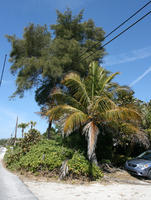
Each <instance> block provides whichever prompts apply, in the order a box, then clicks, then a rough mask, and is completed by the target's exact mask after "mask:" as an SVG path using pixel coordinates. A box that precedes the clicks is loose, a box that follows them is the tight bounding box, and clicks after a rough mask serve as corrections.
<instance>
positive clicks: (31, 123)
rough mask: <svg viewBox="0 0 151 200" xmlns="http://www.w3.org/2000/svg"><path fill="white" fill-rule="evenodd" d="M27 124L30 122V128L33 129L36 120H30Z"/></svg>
mask: <svg viewBox="0 0 151 200" xmlns="http://www.w3.org/2000/svg"><path fill="white" fill-rule="evenodd" d="M29 124H30V129H33V127H35V126H36V124H37V122H34V121H30V122H29Z"/></svg>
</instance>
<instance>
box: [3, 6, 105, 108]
mask: <svg viewBox="0 0 151 200" xmlns="http://www.w3.org/2000/svg"><path fill="white" fill-rule="evenodd" d="M82 17H83V11H81V12H80V13H79V14H78V15H76V16H73V15H72V12H71V10H70V9H67V10H66V11H65V12H64V13H61V12H60V11H57V23H56V24H54V25H51V26H50V30H49V29H48V27H47V26H46V25H45V26H40V25H34V24H30V25H29V26H28V27H26V28H25V29H24V33H23V37H22V38H17V37H16V36H15V35H13V36H8V35H7V36H6V37H7V38H8V41H9V42H10V43H11V46H12V50H11V53H10V62H11V63H12V65H11V72H12V74H17V78H16V86H17V88H16V91H15V92H14V93H13V95H12V96H16V95H19V97H23V96H24V92H25V91H26V90H30V89H32V88H34V89H35V99H36V101H37V103H38V104H39V105H41V106H43V105H45V103H46V102H47V101H48V96H49V94H50V92H51V90H52V88H53V87H54V86H56V85H58V86H59V85H60V80H61V78H62V77H63V76H64V74H66V73H67V72H69V71H74V72H78V73H79V74H80V75H81V76H82V77H84V76H85V75H87V72H88V66H89V63H90V62H92V61H98V62H102V58H103V56H104V54H105V50H104V49H101V50H98V49H99V47H100V46H101V45H102V41H103V40H104V31H103V29H102V28H101V27H96V26H95V24H94V22H93V20H91V19H89V20H88V21H84V22H83V21H82ZM98 42H99V45H97V47H93V48H92V49H91V51H93V52H95V53H94V54H93V55H92V56H91V57H89V58H87V59H83V60H82V59H81V58H80V56H81V54H82V53H83V52H85V51H86V50H87V49H89V48H90V47H91V46H92V45H95V44H96V43H98ZM89 53H90V51H87V52H86V53H85V55H84V56H87V55H89Z"/></svg>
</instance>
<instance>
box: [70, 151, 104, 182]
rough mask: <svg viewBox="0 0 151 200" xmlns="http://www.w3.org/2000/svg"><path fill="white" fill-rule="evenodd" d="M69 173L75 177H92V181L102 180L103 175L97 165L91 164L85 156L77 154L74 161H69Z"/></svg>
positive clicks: (73, 158)
mask: <svg viewBox="0 0 151 200" xmlns="http://www.w3.org/2000/svg"><path fill="white" fill-rule="evenodd" d="M68 166H69V173H70V174H73V175H74V176H75V177H81V176H85V177H91V178H92V179H94V180H96V179H100V178H101V177H102V176H103V173H102V172H101V170H100V169H99V167H97V166H96V165H95V164H91V163H90V162H89V161H88V160H87V159H86V158H85V156H84V155H83V154H81V153H79V152H75V153H74V155H73V157H72V159H70V160H69V161H68Z"/></svg>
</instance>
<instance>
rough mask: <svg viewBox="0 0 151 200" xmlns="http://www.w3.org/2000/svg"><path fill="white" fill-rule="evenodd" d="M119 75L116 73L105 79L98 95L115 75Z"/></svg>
mask: <svg viewBox="0 0 151 200" xmlns="http://www.w3.org/2000/svg"><path fill="white" fill-rule="evenodd" d="M117 74H119V72H116V73H114V74H112V75H110V76H108V77H106V79H105V80H104V82H103V83H102V86H101V89H100V91H99V93H100V95H101V93H102V92H103V91H104V89H105V87H106V86H107V85H108V84H109V83H110V82H111V80H112V79H113V78H114V77H115V76H116V75H117Z"/></svg>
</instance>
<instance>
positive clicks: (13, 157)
mask: <svg viewBox="0 0 151 200" xmlns="http://www.w3.org/2000/svg"><path fill="white" fill-rule="evenodd" d="M65 160H68V162H67V165H68V168H69V176H70V177H73V178H81V177H84V178H85V177H86V178H91V179H92V180H96V179H100V178H101V177H102V176H103V174H102V172H101V171H100V169H99V167H97V166H96V165H94V164H91V163H90V162H89V161H88V160H87V159H86V158H85V156H84V155H83V154H82V153H80V152H74V150H73V149H71V148H67V147H64V146H62V145H60V143H59V142H56V141H55V140H41V141H40V142H38V143H37V144H35V145H33V146H30V149H29V151H27V152H26V154H25V153H24V151H23V150H22V148H21V146H16V147H15V148H14V149H13V150H12V149H9V150H8V151H7V153H6V155H5V163H6V166H7V167H8V168H10V169H13V170H14V169H16V170H18V169H20V170H25V171H30V172H32V173H35V174H37V173H41V172H42V173H48V174H49V175H50V176H51V174H52V175H59V174H60V167H61V166H62V163H63V161H65Z"/></svg>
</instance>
